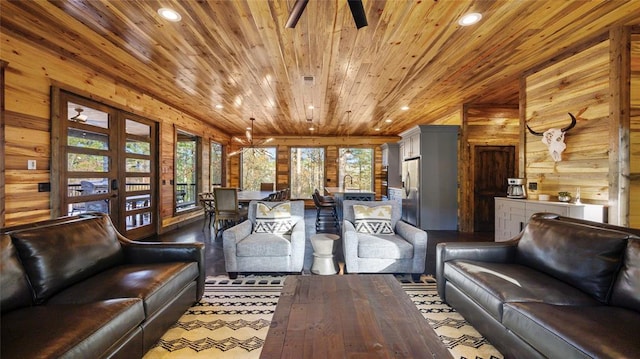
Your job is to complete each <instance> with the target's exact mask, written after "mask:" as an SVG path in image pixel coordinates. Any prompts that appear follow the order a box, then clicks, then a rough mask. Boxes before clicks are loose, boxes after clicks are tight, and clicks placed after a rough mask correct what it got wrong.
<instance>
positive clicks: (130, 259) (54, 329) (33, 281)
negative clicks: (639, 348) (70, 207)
mask: <svg viewBox="0 0 640 359" xmlns="http://www.w3.org/2000/svg"><path fill="white" fill-rule="evenodd" d="M3 232H4V233H3V234H2V239H1V241H0V246H1V254H0V255H1V256H2V257H1V259H2V260H1V262H0V297H1V298H0V299H1V302H0V305H1V310H2V317H1V318H0V327H1V328H0V329H1V332H2V337H1V350H0V354H1V355H0V357H2V358H3V359H11V358H141V357H142V356H143V355H144V353H145V352H146V351H147V350H149V349H150V348H151V347H152V346H153V345H154V344H155V343H156V342H157V341H158V339H159V338H160V337H161V336H162V335H163V334H164V333H165V332H166V330H167V329H169V327H170V326H171V325H173V324H174V323H175V322H176V321H177V320H178V318H179V317H180V316H181V315H182V314H183V313H184V312H185V311H186V310H187V309H188V308H189V307H190V306H191V305H193V303H194V302H196V301H198V300H199V299H200V298H201V297H202V294H203V292H204V279H205V278H204V276H205V275H204V250H203V249H204V246H203V244H202V243H152V242H135V241H130V240H128V239H126V238H124V237H123V236H122V235H120V234H119V233H118V232H117V231H116V230H115V228H114V227H113V225H112V223H111V220H110V219H109V217H107V216H105V215H101V214H91V215H84V216H75V217H64V218H61V219H55V220H50V221H45V222H40V223H35V224H31V225H28V226H22V227H21V228H15V229H8V230H4V231H3Z"/></svg>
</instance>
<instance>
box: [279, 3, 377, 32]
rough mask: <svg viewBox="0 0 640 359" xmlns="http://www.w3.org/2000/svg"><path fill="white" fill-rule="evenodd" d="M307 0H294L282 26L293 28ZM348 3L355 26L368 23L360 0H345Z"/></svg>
mask: <svg viewBox="0 0 640 359" xmlns="http://www.w3.org/2000/svg"><path fill="white" fill-rule="evenodd" d="M308 2H309V0H296V2H295V3H294V4H293V8H292V9H291V12H290V13H289V18H288V19H287V22H286V23H285V25H284V27H286V28H289V29H293V28H295V27H296V24H298V20H300V17H301V16H302V13H303V12H304V9H305V8H306V7H307V3H308ZM347 3H348V4H349V10H351V16H353V21H354V22H355V24H356V28H358V29H360V28H362V27H365V26H367V25H368V23H367V14H366V13H365V11H364V6H363V5H362V0H347Z"/></svg>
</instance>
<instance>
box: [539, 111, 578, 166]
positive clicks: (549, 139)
mask: <svg viewBox="0 0 640 359" xmlns="http://www.w3.org/2000/svg"><path fill="white" fill-rule="evenodd" d="M569 116H571V124H570V125H568V126H567V127H565V128H550V129H548V130H546V131H544V132H536V131H534V130H532V129H531V127H529V125H528V124H527V129H528V130H529V132H531V134H533V135H536V136H542V143H544V144H545V146H547V148H548V149H549V154H550V155H551V158H553V160H554V161H555V162H560V161H562V152H564V150H565V149H566V148H567V145H565V143H564V134H565V132H567V131H569V130H570V129H572V128H573V127H574V126H575V125H576V118H575V117H574V116H573V115H572V114H571V113H569ZM578 116H580V115H578Z"/></svg>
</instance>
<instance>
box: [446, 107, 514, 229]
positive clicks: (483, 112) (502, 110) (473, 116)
mask: <svg viewBox="0 0 640 359" xmlns="http://www.w3.org/2000/svg"><path fill="white" fill-rule="evenodd" d="M462 113H463V120H462V131H461V140H460V142H461V143H460V154H459V158H460V160H459V168H458V173H459V177H460V192H459V193H460V206H459V208H460V231H461V232H473V231H474V215H475V213H474V196H473V193H474V189H475V187H474V173H473V171H474V168H475V162H474V161H475V159H474V156H473V153H474V152H475V151H474V148H475V146H515V147H516V153H518V145H519V143H520V115H519V110H518V106H517V105H514V106H507V105H490V104H483V105H465V106H463V110H462ZM514 161H516V167H517V162H518V161H517V159H515V158H514ZM505 190H506V183H505Z"/></svg>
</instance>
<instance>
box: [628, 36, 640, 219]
mask: <svg viewBox="0 0 640 359" xmlns="http://www.w3.org/2000/svg"><path fill="white" fill-rule="evenodd" d="M630 48H631V61H630V63H631V81H630V83H631V90H630V97H631V111H630V114H631V118H630V122H631V126H630V136H629V137H630V141H629V143H630V150H629V152H630V165H631V166H630V171H629V172H630V176H629V178H630V191H629V199H630V201H629V226H630V227H633V228H640V34H631V46H630Z"/></svg>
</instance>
